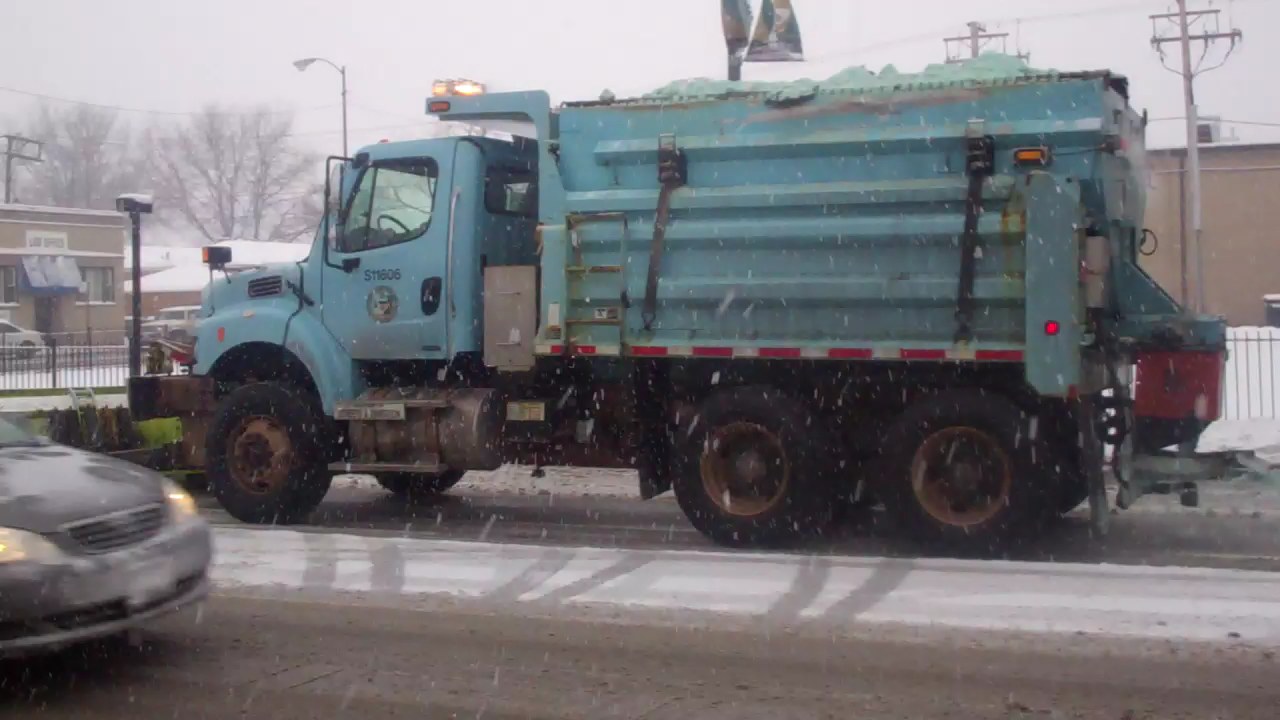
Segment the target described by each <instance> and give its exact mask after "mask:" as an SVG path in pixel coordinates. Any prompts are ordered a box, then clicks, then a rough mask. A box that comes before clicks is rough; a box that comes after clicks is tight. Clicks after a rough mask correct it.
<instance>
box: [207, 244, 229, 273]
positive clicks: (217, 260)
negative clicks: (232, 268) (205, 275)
mask: <svg viewBox="0 0 1280 720" xmlns="http://www.w3.org/2000/svg"><path fill="white" fill-rule="evenodd" d="M200 255H201V259H202V260H203V261H204V264H205V265H208V266H209V269H210V270H225V269H226V267H227V266H228V265H230V264H231V248H229V247H226V246H224V245H210V246H208V247H205V248H201V250H200Z"/></svg>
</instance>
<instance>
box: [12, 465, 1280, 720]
mask: <svg viewBox="0 0 1280 720" xmlns="http://www.w3.org/2000/svg"><path fill="white" fill-rule="evenodd" d="M571 472H574V471H552V472H551V473H549V476H548V477H546V478H538V479H534V478H531V477H529V476H528V475H527V473H526V472H524V471H521V470H519V469H510V470H507V471H504V472H503V473H499V474H498V475H497V476H490V477H473V478H468V479H467V480H466V481H464V483H463V484H462V485H461V486H460V487H459V488H457V489H456V490H455V491H454V492H453V493H450V494H449V495H448V496H445V497H444V498H441V499H440V500H439V501H438V502H437V503H435V504H433V505H430V506H426V507H413V506H406V505H404V504H403V503H399V502H396V501H394V500H392V499H390V498H389V497H388V496H387V495H386V494H385V493H382V492H380V491H378V490H376V489H372V488H370V487H368V485H367V483H365V482H363V481H360V480H356V479H350V478H348V479H344V480H343V481H342V482H340V483H338V485H337V486H336V487H335V488H334V490H333V491H332V492H331V493H330V496H329V497H328V498H327V499H326V501H325V503H324V505H322V507H321V509H320V511H319V512H318V513H317V515H316V516H315V517H314V518H313V523H314V524H312V525H310V526H305V527H302V528H290V529H283V528H251V527H247V526H244V525H239V524H236V523H234V522H233V521H230V520H229V519H228V518H226V517H225V516H224V515H221V514H219V513H218V512H217V511H213V510H209V511H207V512H208V514H209V515H210V516H211V518H212V519H213V520H214V521H215V535H216V544H217V566H216V570H215V573H214V580H215V592H214V595H213V597H212V598H211V599H210V601H209V603H208V604H207V605H206V606H205V607H204V608H203V610H202V611H201V612H197V613H188V614H184V615H179V616H176V617H173V618H170V619H167V620H165V621H162V622H160V623H158V624H157V625H156V626H154V627H153V628H151V629H150V630H149V631H148V632H147V633H146V635H145V637H146V639H147V642H146V644H145V645H144V646H143V647H141V648H137V649H131V648H126V647H123V646H121V645H118V644H116V645H95V646H90V647H89V648H85V649H79V650H75V651H71V652H67V653H64V654H61V655H58V656H55V657H53V658H49V659H44V660H40V661H20V662H17V663H12V662H11V663H0V715H5V714H6V713H7V714H8V716H13V717H40V718H44V719H45V720H71V719H72V718H74V719H75V720H135V719H136V718H151V717H156V718H159V717H176V718H183V720H190V719H193V718H257V717H263V718H268V717H269V718H272V719H273V720H304V719H305V720H314V719H315V718H330V717H343V718H346V717H352V718H363V719H365V720H383V719H390V718H436V717H439V718H485V719H486V720H495V719H498V720H516V719H517V718H519V719H521V720H524V719H528V718H535V719H546V720H551V719H553V718H555V719H558V718H582V719H583V720H587V719H590V720H598V719H601V718H619V719H621V718H627V719H637V718H647V719H652V718H672V719H673V720H676V719H678V720H687V719H688V718H697V719H698V720H707V719H712V720H719V719H723V720H765V719H769V720H772V719H774V718H832V719H839V720H844V718H855V717H856V718H868V719H871V718H874V719H880V718H894V719H901V718H911V719H912V720H942V718H965V719H966V720H968V719H971V718H992V719H998V720H1030V719H1031V718H1046V719H1056V718H1074V719H1087V720H1125V719H1132V720H1138V719H1140V718H1142V719H1151V720H1154V719H1157V718H1158V719H1159V720H1170V719H1173V718H1184V719H1186V720H1191V719H1193V718H1194V719H1196V720H1199V719H1201V718H1231V719H1232V720H1243V719H1246V718H1247V719H1251V720H1252V719H1255V718H1256V719H1257V720H1275V718H1276V717H1280V686H1277V685H1276V683H1275V677H1276V673H1277V669H1278V667H1280V661H1278V660H1277V652H1278V648H1280V572H1276V570H1277V569H1280V532H1277V527H1278V525H1277V523H1280V513H1277V512H1275V510H1276V509H1280V503H1278V502H1276V498H1275V497H1274V495H1275V493H1274V492H1273V491H1270V490H1266V489H1261V488H1258V487H1255V486H1248V485H1246V486H1235V487H1219V488H1216V489H1215V490H1214V491H1213V492H1211V493H1209V494H1208V495H1207V497H1206V499H1207V500H1208V507H1206V508H1205V509H1203V510H1200V511H1193V512H1190V513H1181V512H1179V511H1178V510H1177V509H1176V508H1174V507H1171V503H1170V502H1169V499H1167V498H1153V499H1152V501H1153V502H1151V503H1149V504H1147V505H1145V506H1144V507H1145V508H1146V509H1145V510H1141V511H1138V512H1132V513H1126V514H1123V515H1120V516H1118V517H1117V521H1116V524H1115V528H1114V530H1115V532H1114V533H1113V535H1112V536H1111V538H1109V539H1108V540H1106V541H1097V540H1092V539H1090V538H1089V537H1088V536H1087V533H1083V534H1082V525H1083V523H1082V522H1080V520H1079V518H1075V519H1072V520H1070V521H1068V522H1067V523H1065V524H1064V527H1063V528H1062V529H1061V532H1060V535H1059V537H1056V538H1051V539H1049V540H1047V541H1046V542H1045V543H1044V544H1043V545H1042V546H1041V547H1039V548H1038V549H1035V550H1029V551H1028V552H1027V553H1026V554H1027V556H1028V557H1029V558H1031V559H1034V560H1038V561H1037V562H1027V561H1016V562H1011V561H990V560H958V559H940V560H930V559H921V558H912V557H905V556H902V555H901V553H896V554H897V556H894V555H895V552H893V550H894V546H893V544H892V543H891V542H886V541H885V540H884V539H883V538H882V537H880V535H879V531H878V530H877V529H876V528H875V527H874V522H872V523H871V525H872V526H871V527H866V526H860V527H855V528H854V529H852V530H851V531H850V533H849V535H848V536H846V537H842V538H837V539H835V540H834V541H833V542H832V544H831V547H826V548H816V549H813V551H812V553H811V554H777V553H748V552H722V551H718V550H715V549H714V548H711V546H709V545H708V544H707V543H706V542H705V541H704V540H703V539H702V538H701V537H700V536H698V535H697V534H696V533H694V532H693V531H692V530H691V529H690V528H689V527H688V526H687V523H685V522H684V521H683V519H682V518H681V517H680V515H679V512H678V510H677V509H676V508H675V507H674V503H673V502H671V501H670V500H669V499H667V500H664V499H659V500H657V501H653V502H648V503H641V502H638V501H637V500H634V499H632V498H631V494H632V493H633V492H634V478H631V477H629V476H628V475H627V474H622V473H619V474H609V473H599V472H597V473H595V474H594V475H592V476H591V477H589V478H571V477H568V476H567V475H566V473H571ZM584 480H585V481H586V482H582V481H584ZM204 504H205V505H206V506H207V505H208V501H207V500H206V501H205V503H204ZM1064 558H1071V559H1072V560H1075V561H1074V562H1062V560H1063V559H1064ZM1120 563H1124V564H1120ZM1189 565H1197V566H1199V567H1187V566H1189Z"/></svg>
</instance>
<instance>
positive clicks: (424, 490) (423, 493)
mask: <svg viewBox="0 0 1280 720" xmlns="http://www.w3.org/2000/svg"><path fill="white" fill-rule="evenodd" d="M465 474H466V471H465V470H449V471H447V472H444V473H441V474H439V475H420V474H416V473H382V474H380V475H378V476H377V480H378V484H379V485H381V486H382V487H384V488H386V489H387V490H390V491H391V493H392V494H394V495H395V496H396V497H399V498H402V499H404V500H407V501H415V500H427V499H430V498H434V497H436V496H437V495H440V494H441V493H444V492H448V490H449V488H452V487H453V486H454V485H457V484H458V483H459V482H460V481H461V480H462V476H463V475H465Z"/></svg>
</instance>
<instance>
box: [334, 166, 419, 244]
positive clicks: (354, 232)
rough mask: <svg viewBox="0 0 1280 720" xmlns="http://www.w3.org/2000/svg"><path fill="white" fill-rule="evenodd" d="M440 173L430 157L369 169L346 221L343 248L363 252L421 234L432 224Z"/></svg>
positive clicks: (352, 202)
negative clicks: (438, 174)
mask: <svg viewBox="0 0 1280 720" xmlns="http://www.w3.org/2000/svg"><path fill="white" fill-rule="evenodd" d="M436 177H437V172H436V166H435V163H434V162H432V161H431V160H428V159H421V160H415V161H412V162H407V163H406V162H399V163H396V164H394V165H374V166H373V167H371V168H369V169H368V170H366V171H365V173H364V174H363V175H362V176H361V178H360V184H359V185H358V186H357V188H356V192H355V194H354V196H353V197H352V199H351V205H350V206H349V208H348V211H347V215H346V218H345V221H344V222H343V226H342V227H343V231H342V237H341V238H340V240H339V250H340V251H342V252H360V251H362V250H370V249H373V248H378V247H385V246H387V245H395V244H397V243H402V242H408V241H410V240H414V239H416V238H418V237H420V236H421V235H422V234H423V233H424V232H426V230H427V226H428V225H430V224H431V211H432V208H433V203H434V198H435V190H436Z"/></svg>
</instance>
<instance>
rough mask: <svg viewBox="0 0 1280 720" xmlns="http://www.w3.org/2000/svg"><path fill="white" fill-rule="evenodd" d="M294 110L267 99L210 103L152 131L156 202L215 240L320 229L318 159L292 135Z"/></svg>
mask: <svg viewBox="0 0 1280 720" xmlns="http://www.w3.org/2000/svg"><path fill="white" fill-rule="evenodd" d="M292 129H293V117H292V115H290V114H288V113H278V112H274V111H272V110H270V109H268V108H265V107H259V108H255V109H253V110H250V111H248V112H243V113H240V112H228V111H225V110H223V109H220V108H217V107H208V108H206V109H205V110H204V111H202V112H201V113H200V114H198V115H195V116H193V117H192V118H191V119H190V121H189V122H187V123H184V124H182V125H179V126H177V127H173V128H169V129H162V130H158V131H153V133H152V137H153V141H152V143H151V149H152V153H151V167H152V172H153V177H154V179H155V186H156V187H155V191H156V202H157V208H169V209H171V212H172V213H174V214H176V215H177V216H178V217H179V218H180V219H181V220H182V221H183V222H184V223H185V224H188V225H190V226H191V227H193V228H194V229H195V230H196V231H197V232H199V233H200V234H201V235H203V236H204V237H205V239H207V240H209V241H211V242H217V241H219V240H224V239H227V238H241V239H250V240H275V241H286V242H288V241H293V240H297V239H298V238H300V237H302V236H305V235H307V234H310V233H312V232H314V231H315V224H316V222H317V221H318V219H319V216H320V211H319V200H320V198H319V195H320V192H319V191H317V190H316V189H315V183H314V182H308V180H310V179H311V177H310V176H311V174H312V173H313V172H316V171H317V168H318V163H317V162H316V158H314V157H313V156H312V155H311V154H309V153H306V152H304V151H302V150H301V149H299V148H298V147H297V146H296V145H295V144H294V143H293V141H292V138H291V131H292Z"/></svg>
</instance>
